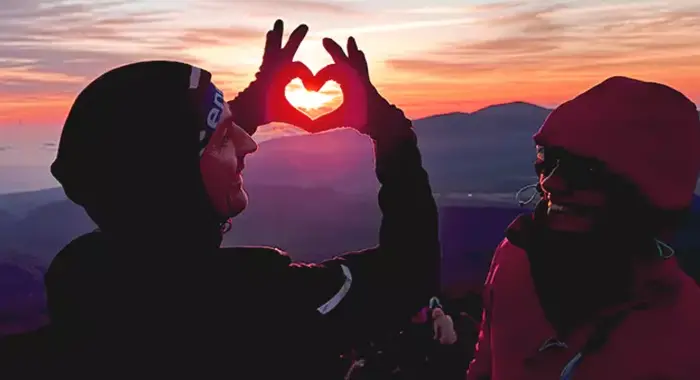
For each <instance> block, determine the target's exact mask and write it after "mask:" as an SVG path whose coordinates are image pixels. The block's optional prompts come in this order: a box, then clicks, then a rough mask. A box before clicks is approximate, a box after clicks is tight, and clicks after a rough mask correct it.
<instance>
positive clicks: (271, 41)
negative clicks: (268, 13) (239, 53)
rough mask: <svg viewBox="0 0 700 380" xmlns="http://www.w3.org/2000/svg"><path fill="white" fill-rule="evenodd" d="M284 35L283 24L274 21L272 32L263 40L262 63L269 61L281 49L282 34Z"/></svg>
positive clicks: (279, 21)
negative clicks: (263, 52)
mask: <svg viewBox="0 0 700 380" xmlns="http://www.w3.org/2000/svg"><path fill="white" fill-rule="evenodd" d="M283 33H284V23H283V22H282V20H277V21H275V25H274V26H273V27H272V30H270V31H269V32H267V38H266V40H265V54H264V55H263V61H264V60H265V59H269V58H271V57H273V56H275V55H276V54H277V52H279V51H280V49H282V34H283Z"/></svg>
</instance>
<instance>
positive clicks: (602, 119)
mask: <svg viewBox="0 0 700 380" xmlns="http://www.w3.org/2000/svg"><path fill="white" fill-rule="evenodd" d="M534 138H535V142H536V143H537V144H538V145H542V146H558V147H562V148H564V149H566V150H568V151H569V152H571V153H573V154H576V155H580V156H584V157H593V158H597V159H598V160H601V161H603V162H604V163H605V164H606V165H607V166H608V168H609V169H610V170H611V171H612V172H614V173H616V174H618V175H621V176H623V177H625V178H627V179H629V180H631V181H633V183H634V184H636V185H637V187H638V188H639V189H640V190H641V191H642V192H643V194H644V195H646V196H647V198H648V199H649V200H650V201H651V202H652V204H653V205H654V206H655V207H657V208H659V209H662V210H677V209H682V208H684V207H688V206H689V205H690V202H691V199H692V195H693V191H694V188H695V186H696V181H697V177H698V172H700V119H699V118H698V111H697V109H696V106H695V104H693V103H692V102H691V101H690V100H688V99H687V98H686V97H685V96H683V95H682V94H680V93H679V92H677V91H675V90H673V89H671V88H669V87H667V86H663V85H660V84H657V83H648V82H642V81H637V80H633V79H629V78H624V77H613V78H610V79H608V80H606V81H604V82H602V83H601V84H599V85H597V86H595V87H593V88H592V89H590V90H588V91H586V92H585V93H583V94H581V95H579V96H578V97H576V98H575V99H573V100H571V101H569V102H567V103H564V104H563V105H561V106H560V107H558V108H557V109H556V110H554V111H553V112H552V114H551V115H550V116H549V117H548V118H547V120H546V121H545V123H544V124H543V126H542V128H541V129H540V131H539V132H538V133H537V134H536V135H535V137H534ZM517 224H518V221H516V222H515V223H514V225H513V226H511V228H517ZM634 272H635V284H636V286H635V300H634V302H630V303H629V304H625V305H620V306H619V307H616V308H615V309H614V310H608V311H606V312H603V313H602V314H603V315H601V317H602V318H603V319H606V318H607V320H608V321H610V326H611V328H610V329H609V332H608V334H607V339H606V340H605V343H604V345H602V346H601V348H600V349H599V350H597V351H595V352H594V353H591V354H590V355H586V352H587V351H586V350H585V348H584V346H585V345H586V344H588V343H590V342H591V341H592V340H593V338H594V336H593V335H594V332H595V330H596V328H595V326H593V325H589V326H584V327H581V328H579V329H578V330H576V331H574V332H573V333H572V334H571V335H570V336H569V338H568V339H567V340H566V342H560V341H558V340H556V339H553V338H552V337H553V336H554V335H555V333H554V329H553V328H552V326H551V324H550V323H549V322H548V321H547V319H546V318H545V315H544V312H543V310H542V308H541V306H540V304H539V301H538V297H537V294H536V292H535V287H534V283H533V280H532V278H531V275H530V263H529V260H528V257H527V254H526V252H525V251H524V250H523V249H521V248H519V247H518V246H516V245H515V244H513V242H511V241H509V240H508V239H505V240H504V241H503V242H502V243H501V244H500V245H499V247H498V248H497V249H496V252H495V254H494V257H493V260H492V264H491V268H490V271H489V274H488V276H487V278H486V283H485V287H484V318H483V321H484V322H483V325H482V329H481V333H480V336H479V342H478V344H477V352H476V356H475V358H474V361H473V362H472V363H471V365H470V368H469V371H468V374H467V380H529V379H533V380H534V379H537V380H546V379H552V380H554V379H562V380H599V379H601V380H602V379H615V380H625V379H629V380H633V379H634V380H652V379H659V380H660V379H665V380H697V379H700V348H699V347H698V344H699V343H700V288H698V286H697V285H696V284H695V282H694V281H693V280H692V279H691V278H690V277H688V276H687V275H686V274H685V273H684V272H683V271H682V270H681V269H680V268H679V266H678V264H677V261H676V259H675V257H671V258H669V259H666V260H657V261H654V262H653V263H648V264H639V265H638V266H637V267H636V268H634ZM642 304H645V305H646V307H645V308H638V307H637V306H639V305H642ZM616 316H622V317H621V318H616Z"/></svg>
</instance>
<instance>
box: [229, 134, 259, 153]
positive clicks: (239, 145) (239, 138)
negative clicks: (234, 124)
mask: <svg viewBox="0 0 700 380" xmlns="http://www.w3.org/2000/svg"><path fill="white" fill-rule="evenodd" d="M234 129H235V130H236V131H235V134H236V136H235V140H234V141H235V145H236V153H238V155H239V156H245V155H248V154H251V153H253V152H255V151H257V150H258V144H257V143H256V142H255V140H253V138H252V137H250V135H249V134H248V133H247V132H246V131H244V130H243V129H242V128H234Z"/></svg>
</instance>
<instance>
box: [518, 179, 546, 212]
mask: <svg viewBox="0 0 700 380" xmlns="http://www.w3.org/2000/svg"><path fill="white" fill-rule="evenodd" d="M539 187H540V184H539V182H538V183H533V184H530V185H527V186H524V187H522V188H521V189H520V190H518V191H517V192H516V193H515V201H516V202H518V205H520V207H525V206H526V205H529V204H530V203H532V202H533V201H534V200H535V198H536V197H537V195H538V194H539ZM533 188H534V189H536V190H537V191H535V192H534V193H532V195H531V196H530V198H527V199H526V200H524V201H523V200H521V199H520V195H521V194H522V193H524V192H526V191H528V190H530V189H533Z"/></svg>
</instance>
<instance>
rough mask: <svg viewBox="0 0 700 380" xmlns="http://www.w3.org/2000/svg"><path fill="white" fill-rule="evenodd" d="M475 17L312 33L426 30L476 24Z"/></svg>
mask: <svg viewBox="0 0 700 380" xmlns="http://www.w3.org/2000/svg"><path fill="white" fill-rule="evenodd" d="M475 21H476V20H475V18H474V17H458V18H450V19H444V20H426V21H411V22H401V23H395V24H381V25H366V26H360V27H350V28H334V29H326V30H323V31H320V32H315V33H312V36H317V37H322V36H328V35H337V34H340V35H353V36H356V35H360V34H368V33H378V32H395V31H401V30H410V29H425V28H436V27H444V26H451V25H463V24H468V23H473V22H475Z"/></svg>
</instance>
